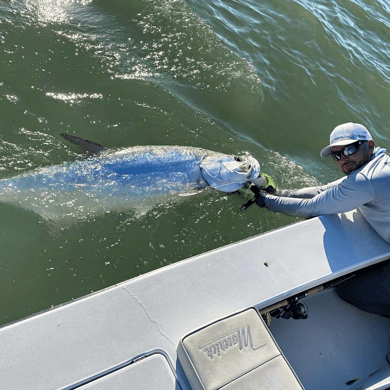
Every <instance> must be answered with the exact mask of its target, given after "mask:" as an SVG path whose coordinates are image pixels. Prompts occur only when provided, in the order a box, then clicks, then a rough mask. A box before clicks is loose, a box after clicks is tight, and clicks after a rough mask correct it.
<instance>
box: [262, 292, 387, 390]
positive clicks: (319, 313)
mask: <svg viewBox="0 0 390 390" xmlns="http://www.w3.org/2000/svg"><path fill="white" fill-rule="evenodd" d="M302 302H304V304H305V305H306V306H307V309H308V314H309V317H308V319H306V320H294V319H289V320H285V319H282V318H279V319H276V318H272V323H271V326H270V330H271V332H272V334H273V336H274V338H275V339H276V341H277V343H278V344H279V346H280V348H281V349H282V351H283V352H284V354H285V356H286V357H287V359H288V361H289V362H290V364H291V366H292V367H293V369H294V370H295V372H296V374H297V375H298V377H299V379H300V380H301V382H302V384H303V385H304V387H305V389H307V390H344V389H354V388H358V389H360V388H362V387H360V386H359V384H360V383H363V382H364V381H368V380H369V378H370V376H371V377H373V374H375V373H377V372H378V370H380V371H381V372H388V375H389V376H390V365H389V363H388V362H387V360H386V356H387V354H388V353H389V352H390V319H387V318H384V317H380V316H378V315H374V314H369V313H366V312H363V311H361V310H359V309H357V308H355V307H353V306H351V305H349V304H348V303H346V302H344V301H343V300H341V299H340V298H339V297H338V296H337V294H336V292H335V290H334V289H331V290H327V291H324V292H321V293H319V294H317V295H314V296H311V297H308V298H306V299H304V300H302ZM357 378H359V379H357ZM355 386H357V387H355ZM363 388H364V389H365V388H366V387H363ZM380 388H381V389H382V387H380ZM384 388H387V387H384ZM389 388H390V385H389Z"/></svg>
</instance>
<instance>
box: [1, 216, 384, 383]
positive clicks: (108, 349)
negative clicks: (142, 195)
mask: <svg viewBox="0 0 390 390" xmlns="http://www.w3.org/2000/svg"><path fill="white" fill-rule="evenodd" d="M388 258H390V245H389V244H387V243H386V242H385V241H383V240H382V239H381V238H380V237H379V236H378V235H377V234H376V233H375V232H374V231H373V230H372V228H371V227H370V226H369V225H368V224H367V222H366V221H365V220H364V219H363V218H362V217H361V215H360V214H359V213H358V212H356V211H354V212H350V213H347V214H341V215H334V216H328V217H320V218H313V219H311V220H307V221H303V222H300V223H297V224H294V225H290V226H287V227H285V228H282V229H279V230H275V231H272V232H269V233H266V234H263V235H260V236H257V237H254V238H251V239H248V240H245V241H242V242H239V243H236V244H232V245H229V246H226V247H223V248H220V249H218V250H215V251H212V252H209V253H205V254H202V255H200V256H197V257H194V258H191V259H188V260H184V261H182V262H179V263H176V264H173V265H171V266H168V267H165V268H162V269H159V270H156V271H154V272H152V273H150V274H147V275H144V276H142V277H138V278H135V279H133V280H130V281H127V282H124V283H122V284H119V285H116V286H113V287H111V288H108V289H106V290H104V291H102V292H99V293H96V294H93V295H90V296H87V297H85V298H82V299H80V300H77V301H74V302H72V303H70V304H66V305H63V306H60V307H57V308H54V309H51V310H49V311H47V312H44V313H41V314H39V315H36V316H33V317H30V318H27V319H25V320H23V321H19V322H16V323H13V324H10V325H8V326H5V327H3V328H1V329H0V346H1V349H0V377H1V386H0V387H1V388H4V389H18V390H22V389H28V390H32V389H39V390H44V389H62V388H81V389H86V388H93V389H110V390H113V389H122V388H124V384H126V383H127V385H129V384H131V386H130V387H129V388H131V389H135V390H146V389H148V390H154V389H156V390H157V389H158V390H173V389H175V390H178V389H182V390H187V389H189V387H188V384H187V382H186V380H185V379H184V378H183V373H182V371H181V369H180V367H179V366H178V365H177V355H176V349H177V346H178V344H179V340H180V339H181V337H182V336H183V335H184V334H186V333H188V332H190V331H191V330H193V329H195V328H198V327H200V326H202V325H204V324H205V323H208V322H210V321H213V320H215V319H216V318H219V317H222V316H225V315H228V314H230V313H232V312H235V311H238V310H241V309H243V308H246V307H249V306H256V307H258V308H262V307H265V306H268V305H270V304H272V303H275V302H278V301H280V300H281V299H284V298H286V297H289V296H291V295H294V294H296V293H298V292H301V291H304V290H306V289H309V288H311V287H314V286H317V285H319V284H321V283H324V282H326V281H329V280H332V279H333V278H335V277H337V276H341V275H345V274H348V273H350V272H352V271H355V270H357V269H360V268H362V267H366V266H368V265H370V264H374V263H377V262H380V261H383V260H386V259H388ZM327 294H328V295H329V294H331V292H325V293H321V294H318V298H317V296H313V297H311V298H308V299H311V300H312V301H313V302H317V303H315V304H314V307H316V309H314V310H313V314H314V315H312V313H311V309H309V320H298V321H295V320H292V319H290V320H277V321H274V322H273V324H272V325H271V331H272V333H273V334H274V336H275V338H276V340H277V341H278V342H279V344H280V346H281V348H282V350H283V351H284V353H285V355H286V356H287V358H288V359H289V361H290V363H291V365H292V366H293V368H294V369H295V370H296V372H297V374H298V376H299V377H300V379H301V381H302V383H303V385H304V386H305V388H306V389H307V390H310V389H315V390H319V389H321V388H323V389H330V387H312V386H313V385H312V384H313V383H314V382H313V381H312V379H310V378H312V377H313V376H314V377H317V378H319V381H315V382H316V383H317V382H319V383H321V382H322V381H323V380H324V377H326V376H329V375H332V374H331V373H330V372H329V369H328V367H327V365H328V363H326V361H331V359H332V350H333V348H335V347H336V346H337V345H341V344H339V342H338V339H337V334H335V335H334V336H335V338H332V337H331V336H332V333H333V332H334V330H333V329H334V327H333V326H332V324H334V323H335V322H333V323H332V322H331V323H330V322H329V321H326V322H324V321H322V320H321V319H319V320H318V321H317V320H316V318H319V317H317V314H315V313H316V311H317V312H318V310H319V308H321V307H322V306H323V305H321V304H320V303H318V302H319V301H318V300H319V299H322V298H321V297H325V296H327ZM329 296H330V295H329ZM332 299H333V298H332ZM334 299H335V302H338V303H337V305H342V307H347V306H348V308H350V306H349V305H346V304H345V303H343V302H341V303H340V302H339V301H340V300H338V298H337V297H335V298H334ZM343 305H344V306H343ZM324 309H326V310H327V312H329V313H332V308H329V307H324ZM343 310H344V309H341V311H340V310H337V311H336V312H337V313H338V314H337V315H338V316H340V313H342V312H343ZM345 310H347V309H345ZM348 310H350V309H348ZM348 310H347V312H348V313H352V312H354V313H356V311H357V309H354V308H352V309H351V310H352V312H351V311H348ZM359 312H360V311H359ZM323 313H325V311H324V312H323ZM360 313H362V312H360ZM324 315H325V314H324ZM329 315H330V314H329ZM348 315H349V314H348ZM311 316H312V317H313V321H312V320H311ZM364 316H369V317H370V318H372V317H375V318H379V317H377V316H371V315H368V314H367V315H366V314H365V313H364ZM327 318H329V316H328V317H327ZM339 319H340V318H337V320H339ZM335 320H336V319H335ZM281 321H284V322H281ZM306 321H307V322H306ZM370 321H371V320H370ZM380 321H382V320H380ZM386 321H387V320H384V322H380V325H378V326H379V328H380V330H378V332H377V334H378V337H379V340H381V339H382V336H381V335H383V337H384V338H387V340H389V339H390V338H389V336H390V334H389V333H388V332H387V331H383V329H384V328H386V326H388V323H387V322H386ZM279 323H280V324H281V325H279ZM305 324H306V325H305ZM312 324H314V325H312ZM325 324H327V325H325ZM296 326H299V329H298V328H297V329H296V330H294V327H296ZM310 326H312V327H313V328H310V329H311V330H310V332H309V331H308V330H307V329H306V328H305V327H310ZM326 326H328V328H326V329H325V327H326ZM367 326H368V325H367ZM370 326H371V325H370ZM283 327H288V328H289V329H290V330H289V331H284V330H283ZM330 327H332V328H330ZM379 328H378V329H379ZM281 329H282V330H281ZM302 329H304V330H305V331H302ZM308 329H309V328H308ZM340 329H341V328H340ZM317 331H318V332H317ZM295 332H297V334H299V338H296V339H294V340H292V339H291V337H289V334H294V333H295ZM321 332H322V333H321ZM381 332H382V333H381ZM383 332H385V333H383ZM325 333H326V334H327V336H328V337H329V340H330V342H329V343H330V344H329V346H328V348H327V349H326V351H325V350H324V352H323V353H324V355H319V353H320V352H321V348H323V347H318V348H320V349H319V350H317V351H316V352H313V353H318V356H323V358H318V356H317V359H314V358H313V359H312V358H311V357H310V361H311V362H312V363H311V364H310V365H307V364H308V363H307V362H308V361H309V360H308V359H305V363H304V362H303V361H302V363H301V366H300V365H299V364H300V360H299V359H297V358H296V357H295V354H296V349H297V348H298V347H299V346H304V345H310V344H306V341H307V340H308V338H315V337H317V334H325ZM344 333H345V332H344ZM387 340H386V342H387ZM356 342H357V343H358V342H359V340H357V341H356ZM382 344H383V350H387V349H388V348H387V347H388V344H385V343H382ZM317 345H318V344H317ZM365 347H366V345H365ZM313 348H314V347H312V348H311V347H307V348H306V349H305V348H304V347H302V354H307V355H308V356H311V355H310V353H311V351H313V350H314V349H313ZM294 351H295V352H294ZM356 351H358V344H357V349H356ZM335 353H336V352H334V354H335ZM348 353H349V354H352V356H351V357H349V356H346V357H345V359H349V358H350V359H353V351H352V352H348ZM356 353H358V352H356ZM359 353H364V352H362V351H360V352H359ZM381 353H382V352H381ZM144 354H147V356H148V357H146V358H145V359H144V360H139V361H137V362H134V363H132V360H133V359H134V358H135V357H139V356H143V355H144ZM321 354H322V352H321ZM338 356H340V355H338ZM325 357H326V358H327V359H328V360H326V359H325ZM329 359H330V360H329ZM131 363H132V364H131ZM332 364H333V366H334V365H335V362H333V363H332ZM385 365H386V362H384V366H385ZM333 366H332V367H333ZM336 366H337V364H336ZM347 366H348V365H345V366H344V367H347ZM115 367H116V368H118V370H116V371H115V372H112V373H111V374H108V375H105V376H103V373H105V374H107V372H108V370H110V369H111V368H115ZM116 368H115V369H116ZM345 369H346V370H350V372H346V373H345V374H346V375H345V377H346V378H349V377H351V375H352V377H351V379H353V378H354V375H355V374H354V371H353V370H352V369H351V368H345ZM366 371H367V372H371V367H369V368H367V370H366ZM365 373H366V372H364V375H365ZM356 375H357V374H356ZM360 375H361V376H362V374H360ZM92 379H94V380H93V381H92ZM343 383H344V385H343V386H344V387H340V389H344V388H345V389H350V388H353V385H345V381H344V382H340V386H341V385H342V384H343ZM337 388H339V387H333V388H332V390H333V389H337ZM384 388H385V387H384Z"/></svg>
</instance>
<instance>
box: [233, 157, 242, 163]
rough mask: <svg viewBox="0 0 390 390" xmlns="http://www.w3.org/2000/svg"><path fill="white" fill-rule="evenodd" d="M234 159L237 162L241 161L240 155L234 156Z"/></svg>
mask: <svg viewBox="0 0 390 390" xmlns="http://www.w3.org/2000/svg"><path fill="white" fill-rule="evenodd" d="M234 160H235V161H237V162H242V157H238V156H235V157H234Z"/></svg>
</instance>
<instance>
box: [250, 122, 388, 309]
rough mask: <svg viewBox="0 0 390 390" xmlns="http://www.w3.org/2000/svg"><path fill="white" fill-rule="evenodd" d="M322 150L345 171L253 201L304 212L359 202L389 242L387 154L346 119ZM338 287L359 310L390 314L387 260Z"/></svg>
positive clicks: (342, 208)
mask: <svg viewBox="0 0 390 390" xmlns="http://www.w3.org/2000/svg"><path fill="white" fill-rule="evenodd" d="M321 156H322V157H328V156H332V157H333V159H334V160H335V161H336V163H337V166H338V167H339V169H340V170H341V171H342V172H344V173H345V174H346V175H347V177H344V178H342V179H340V180H337V181H335V182H332V183H329V184H327V185H325V186H322V187H309V188H303V189H300V190H275V191H274V194H273V195H270V194H266V193H262V194H261V196H260V197H259V198H258V200H257V202H256V203H257V204H258V205H259V206H260V207H266V208H267V209H268V210H271V211H275V212H280V213H284V214H288V215H292V216H297V217H306V218H307V217H314V216H318V215H325V214H337V213H342V212H346V211H350V210H354V209H356V208H358V209H359V210H360V211H361V213H362V214H363V216H364V218H365V219H366V220H367V222H368V223H369V224H370V225H371V226H372V227H373V228H374V229H375V230H376V232H377V233H378V234H379V235H380V236H381V237H382V238H383V239H384V240H386V241H387V242H389V243H390V158H389V156H388V155H387V154H386V150H385V149H381V148H375V145H374V141H373V139H372V137H371V134H370V133H369V132H368V130H367V129H366V128H365V127H364V126H363V125H361V124H357V123H345V124H342V125H340V126H337V127H336V128H335V129H334V130H333V131H332V133H331V135H330V144H329V145H328V146H327V147H326V148H324V149H323V150H322V151H321ZM338 293H339V295H340V296H341V298H343V299H344V300H346V301H347V302H349V303H351V304H353V305H355V306H357V307H359V308H361V309H362V310H365V311H369V312H371V313H376V314H380V315H383V316H386V317H390V264H385V265H383V264H380V265H378V266H375V267H373V269H371V270H369V271H367V272H364V273H363V274H361V275H358V276H357V277H356V278H353V279H351V280H350V281H347V282H345V283H342V284H341V285H340V286H339V287H338Z"/></svg>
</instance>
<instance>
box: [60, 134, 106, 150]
mask: <svg viewBox="0 0 390 390" xmlns="http://www.w3.org/2000/svg"><path fill="white" fill-rule="evenodd" d="M60 135H61V137H63V138H65V139H66V140H67V141H69V142H71V143H72V144H75V145H77V146H78V147H79V148H81V150H82V151H83V152H85V153H87V154H88V155H96V154H99V153H101V152H102V151H103V150H106V148H105V147H104V146H103V145H100V144H98V143H96V142H92V141H88V140H86V139H83V138H80V137H76V136H74V135H69V134H65V133H61V134H60Z"/></svg>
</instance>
